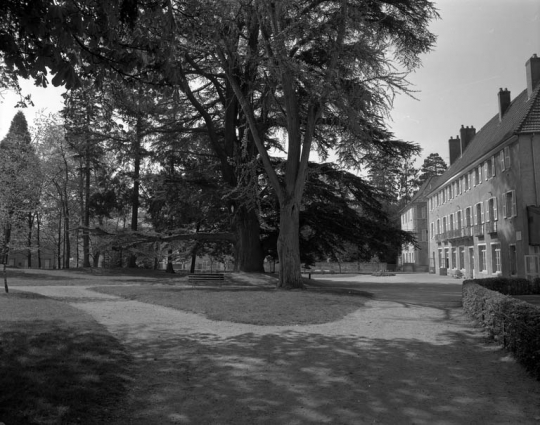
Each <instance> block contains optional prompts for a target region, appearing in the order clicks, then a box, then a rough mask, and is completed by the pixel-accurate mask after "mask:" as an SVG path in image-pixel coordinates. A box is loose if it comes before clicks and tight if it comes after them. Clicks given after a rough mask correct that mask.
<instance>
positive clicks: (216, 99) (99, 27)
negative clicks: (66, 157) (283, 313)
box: [0, 0, 437, 287]
mask: <svg viewBox="0 0 540 425" xmlns="http://www.w3.org/2000/svg"><path fill="white" fill-rule="evenodd" d="M4 9H5V10H4ZM0 11H2V12H3V14H2V15H1V16H2V18H0V19H2V20H1V21H0V25H1V26H2V34H3V36H4V39H5V40H6V42H5V43H3V44H2V49H3V59H4V65H3V67H2V75H3V76H4V77H5V78H4V79H3V82H4V83H5V84H6V85H13V84H14V79H13V78H11V77H12V76H13V75H14V74H16V75H20V76H23V77H29V76H31V77H33V78H34V79H35V80H36V82H37V83H39V84H43V85H46V83H47V80H46V78H45V77H46V75H47V72H48V69H50V70H51V71H52V73H53V74H54V78H53V84H55V85H59V84H64V85H65V86H66V87H67V88H68V89H69V90H70V93H69V94H68V99H69V101H68V104H67V108H66V111H65V119H66V131H67V140H70V142H69V143H72V144H73V146H74V149H78V152H79V154H80V158H81V163H80V169H81V173H83V174H84V175H85V177H84V183H83V185H84V187H85V188H86V189H85V191H84V196H85V197H87V199H85V200H84V204H85V209H86V211H85V213H84V217H83V226H82V227H83V230H84V232H85V234H84V237H83V238H84V243H83V247H85V252H84V257H85V260H84V261H85V263H86V262H87V255H89V254H88V253H89V250H88V249H89V248H88V242H87V241H88V240H89V237H90V235H89V232H90V211H89V208H88V206H89V205H90V199H89V198H90V194H91V190H90V189H89V187H90V186H91V182H90V180H91V178H92V176H96V175H97V170H98V167H97V165H96V164H97V162H98V160H99V156H100V155H107V154H109V153H110V152H113V151H114V150H113V149H110V148H111V146H113V145H114V144H116V146H117V147H118V148H117V150H116V152H117V154H116V155H117V156H115V159H119V157H123V158H125V161H126V164H127V163H129V168H128V170H129V173H128V175H126V177H127V178H128V179H129V181H130V186H129V189H130V192H131V198H130V199H131V207H132V208H131V211H132V217H131V222H130V230H131V232H132V233H131V236H130V238H131V242H130V243H131V244H134V243H136V242H141V241H142V240H144V241H145V242H146V243H151V242H152V241H155V240H161V241H169V242H170V241H172V240H179V239H181V238H183V237H185V232H182V233H179V232H176V231H172V230H174V228H168V229H167V230H166V231H165V232H166V233H167V235H168V236H164V235H163V234H160V235H159V236H155V237H154V238H152V237H150V236H149V235H142V234H139V233H140V232H139V228H138V223H139V217H138V212H139V208H138V206H139V205H138V204H137V202H138V201H139V199H140V197H141V190H142V189H143V186H142V177H143V176H142V174H141V169H142V167H145V166H148V167H150V168H151V167H154V169H153V171H155V173H154V174H155V175H156V176H159V177H160V178H161V181H162V187H161V188H156V187H153V188H152V189H149V190H155V192H156V193H165V192H167V191H169V190H170V187H171V185H174V184H179V185H182V184H184V185H185V182H186V181H187V180H186V179H188V178H190V177H189V173H188V171H191V170H194V174H197V173H202V174H205V175H208V172H211V171H212V170H213V173H211V174H212V179H208V178H205V179H204V180H206V181H211V180H214V181H216V182H218V184H217V186H216V187H215V189H216V192H215V193H216V194H219V196H221V198H220V199H221V200H223V205H222V206H220V208H222V210H221V212H222V214H221V215H220V216H221V217H223V216H224V215H225V212H226V213H227V214H226V215H227V218H228V219H229V220H222V222H226V221H228V223H222V224H223V225H224V224H227V225H228V229H229V230H232V235H230V236H229V238H230V239H231V240H234V241H235V247H236V260H237V262H238V264H239V267H240V268H241V269H244V270H247V271H249V270H258V269H260V268H261V265H262V258H263V257H264V254H265V250H264V249H265V248H264V243H261V242H264V240H265V234H264V232H261V229H263V230H265V226H266V223H267V222H270V217H271V216H272V214H271V213H270V212H268V211H273V214H274V216H276V217H277V220H276V221H277V223H276V226H275V229H279V235H278V237H277V242H276V253H277V256H278V257H279V260H280V266H281V267H280V284H279V285H280V286H281V287H299V286H301V277H300V262H301V254H302V252H303V250H302V251H301V249H300V242H301V235H302V234H310V232H307V231H304V230H305V229H304V228H302V227H301V226H302V223H301V222H302V218H301V213H302V212H303V211H306V210H307V206H308V202H307V201H306V200H305V199H306V198H305V197H304V194H305V193H307V190H308V182H309V181H310V174H313V175H317V174H318V177H317V180H318V181H319V183H320V184H321V186H325V185H326V186H327V187H328V188H331V189H332V191H333V192H334V193H339V194H340V196H341V198H343V199H344V200H345V201H346V204H347V205H350V206H351V207H353V209H354V211H356V216H357V217H359V218H362V219H364V220H367V219H369V220H371V221H372V223H373V226H374V227H376V228H384V229H386V228H389V227H388V226H386V223H387V222H388V220H389V218H388V216H387V215H384V214H382V213H381V211H382V210H381V208H379V206H378V205H377V204H376V202H380V201H379V199H380V196H381V195H382V194H380V193H378V192H377V190H376V189H374V188H370V189H369V190H364V191H361V190H359V189H358V185H356V186H355V185H352V184H351V183H350V181H352V180H353V179H352V177H351V178H349V175H348V174H347V173H345V172H344V171H341V170H340V169H338V168H337V167H335V166H333V165H331V164H326V166H327V168H328V169H329V170H330V169H334V171H335V172H339V173H341V177H339V179H338V180H337V181H335V182H334V183H332V184H330V183H329V182H330V177H329V176H328V175H323V174H321V169H324V164H323V166H315V165H311V164H310V161H309V156H310V153H311V152H312V151H317V152H318V154H319V156H320V157H321V158H323V160H324V158H326V157H328V155H329V154H330V153H334V154H335V155H336V156H337V163H338V164H339V165H340V167H345V168H356V169H359V168H364V169H365V168H368V169H369V168H371V167H372V166H373V164H378V163H380V160H381V158H393V157H401V158H410V157H411V156H412V155H414V153H416V152H418V147H417V146H416V145H414V144H411V143H407V142H403V141H399V140H396V139H395V138H394V137H393V135H392V134H391V133H390V132H389V131H388V130H387V128H386V126H385V124H384V117H385V115H386V114H387V113H388V111H389V110H390V108H391V103H392V98H393V96H394V95H395V94H397V93H400V92H405V93H406V92H408V90H409V89H408V83H407V81H406V80H405V76H406V73H407V72H408V71H411V70H413V69H414V68H416V67H417V66H418V65H419V63H420V61H419V57H420V55H421V54H422V53H425V52H427V51H429V50H430V49H431V48H432V46H433V43H434V41H435V37H434V36H433V34H431V33H430V32H429V30H428V24H429V22H430V20H431V19H434V18H436V17H437V12H436V10H435V8H434V6H433V4H432V3H431V2H429V1H427V0H420V1H411V0H398V1H375V2H364V1H360V0H345V1H344V0H335V1H324V2H321V1H316V0H303V1H297V0H295V1H292V0H275V1H271V2H268V1H263V0H249V1H248V0H233V1H227V2H222V1H217V0H216V1H204V2H203V1H196V0H183V1H168V2H159V1H155V0H135V1H133V0H130V1H123V2H118V3H117V2H105V1H88V0H74V1H69V2H67V1H66V2H57V1H54V2H53V1H52V0H39V1H37V2H36V3H35V4H34V5H33V7H32V8H27V7H24V5H20V4H18V3H17V2H8V3H7V4H3V6H1V7H0ZM394 63H395V64H396V66H399V67H400V68H401V69H403V72H400V71H397V70H396V67H395V66H394ZM103 143H106V147H107V149H105V148H104V145H103ZM149 152H152V153H154V154H155V156H153V157H152V159H150V155H149ZM280 152H281V153H280ZM205 161H207V162H205ZM92 170H93V171H92ZM186 170H187V171H186ZM151 174H152V173H149V174H148V175H151ZM343 176H347V177H343ZM360 180H361V179H360ZM344 181H347V182H349V184H348V185H346V184H344V183H343V182H344ZM192 182H193V183H194V180H192ZM319 183H317V184H319ZM144 187H146V186H144ZM166 187H167V189H165V188H166ZM362 187H364V188H366V186H365V185H364V186H362ZM200 193H202V192H200ZM194 194H195V192H191V193H190V195H194ZM202 199H203V201H206V200H207V199H208V198H207V197H206V196H204V195H203V196H202ZM168 201H169V199H165V200H163V199H162V200H161V201H160V202H161V204H160V203H159V202H156V203H155V204H154V210H153V211H154V212H155V211H156V208H158V206H160V205H161V206H162V208H163V206H167V203H168ZM375 201H376V202H375ZM325 202H328V200H326V201H325ZM189 205H192V203H191V202H190V203H189ZM267 205H271V206H272V207H273V208H270V209H267V207H266V206H267ZM325 205H326V206H327V204H325ZM167 207H168V206H167ZM157 211H159V209H158V210H157ZM175 214H176V215H173V216H171V215H170V214H168V218H170V219H171V222H175V220H176V219H177V216H178V217H179V216H181V215H182V214H183V213H182V214H179V213H176V212H175ZM158 216H159V214H158ZM375 223H376V224H375ZM222 224H219V225H217V224H216V226H217V227H215V228H214V227H212V228H211V227H208V228H207V227H205V228H204V230H211V233H218V230H222V229H223V227H220V226H221V225H222ZM268 227H269V228H270V226H268ZM163 229H164V228H163ZM201 229H202V227H199V228H198V230H199V233H200V234H201V235H200V236H199V237H200V238H203V237H207V236H204V235H205V234H208V233H209V232H201V231H200V230H201ZM196 231H197V227H195V232H196ZM137 232H139V233H137ZM393 232H394V233H393V237H396V236H397V238H398V239H401V240H400V242H404V241H405V240H407V238H408V236H407V235H404V234H401V233H399V231H398V229H393ZM362 234H364V235H365V233H362ZM360 236H361V235H360ZM137 238H139V239H138V240H134V239H137ZM365 239H366V243H369V239H367V238H365ZM360 240H361V241H362V245H363V244H364V241H363V240H362V239H360ZM384 242H385V243H388V241H384Z"/></svg>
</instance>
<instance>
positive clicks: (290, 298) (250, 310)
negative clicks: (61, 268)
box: [92, 285, 367, 326]
mask: <svg viewBox="0 0 540 425" xmlns="http://www.w3.org/2000/svg"><path fill="white" fill-rule="evenodd" d="M92 289H93V290H95V291H97V292H101V293H105V294H110V295H117V296H120V297H123V298H127V299H130V300H136V301H140V302H144V303H149V304H155V305H160V306H164V307H170V308H174V309H176V310H183V311H188V312H191V313H196V314H201V315H204V316H205V317H207V318H208V319H212V320H220V321H228V322H236V323H246V324H252V325H260V326H287V325H309V324H320V323H328V322H333V321H336V320H340V319H342V318H343V317H345V316H346V315H348V314H350V313H353V312H354V311H356V310H358V309H359V308H361V307H362V306H364V304H365V302H366V301H367V299H366V298H364V297H362V296H358V295H354V294H343V295H341V294H322V293H314V292H310V291H308V290H303V291H302V290H300V291H283V290H276V289H271V288H211V289H210V288H208V289H204V288H185V287H184V288H175V287H171V286H158V285H154V286H148V285H137V286H103V287H97V288H92Z"/></svg>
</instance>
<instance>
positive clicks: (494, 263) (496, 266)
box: [491, 242, 502, 274]
mask: <svg viewBox="0 0 540 425" xmlns="http://www.w3.org/2000/svg"><path fill="white" fill-rule="evenodd" d="M501 272H502V257H501V244H500V242H496V243H492V244H491V273H492V274H495V273H501Z"/></svg>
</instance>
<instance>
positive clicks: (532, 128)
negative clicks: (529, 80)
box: [516, 87, 540, 133]
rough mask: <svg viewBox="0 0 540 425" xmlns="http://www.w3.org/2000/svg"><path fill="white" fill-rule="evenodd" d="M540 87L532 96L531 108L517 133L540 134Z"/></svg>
mask: <svg viewBox="0 0 540 425" xmlns="http://www.w3.org/2000/svg"><path fill="white" fill-rule="evenodd" d="M539 90H540V87H539V88H537V89H536V93H534V94H533V96H532V102H531V107H530V109H529V112H528V113H527V115H525V118H524V119H523V121H522V122H521V124H520V125H519V127H518V129H517V131H516V133H538V132H540V95H539V94H538V92H539ZM535 95H536V96H535Z"/></svg>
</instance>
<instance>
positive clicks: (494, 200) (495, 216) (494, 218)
mask: <svg viewBox="0 0 540 425" xmlns="http://www.w3.org/2000/svg"><path fill="white" fill-rule="evenodd" d="M491 199H493V220H497V219H498V217H497V198H491Z"/></svg>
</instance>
